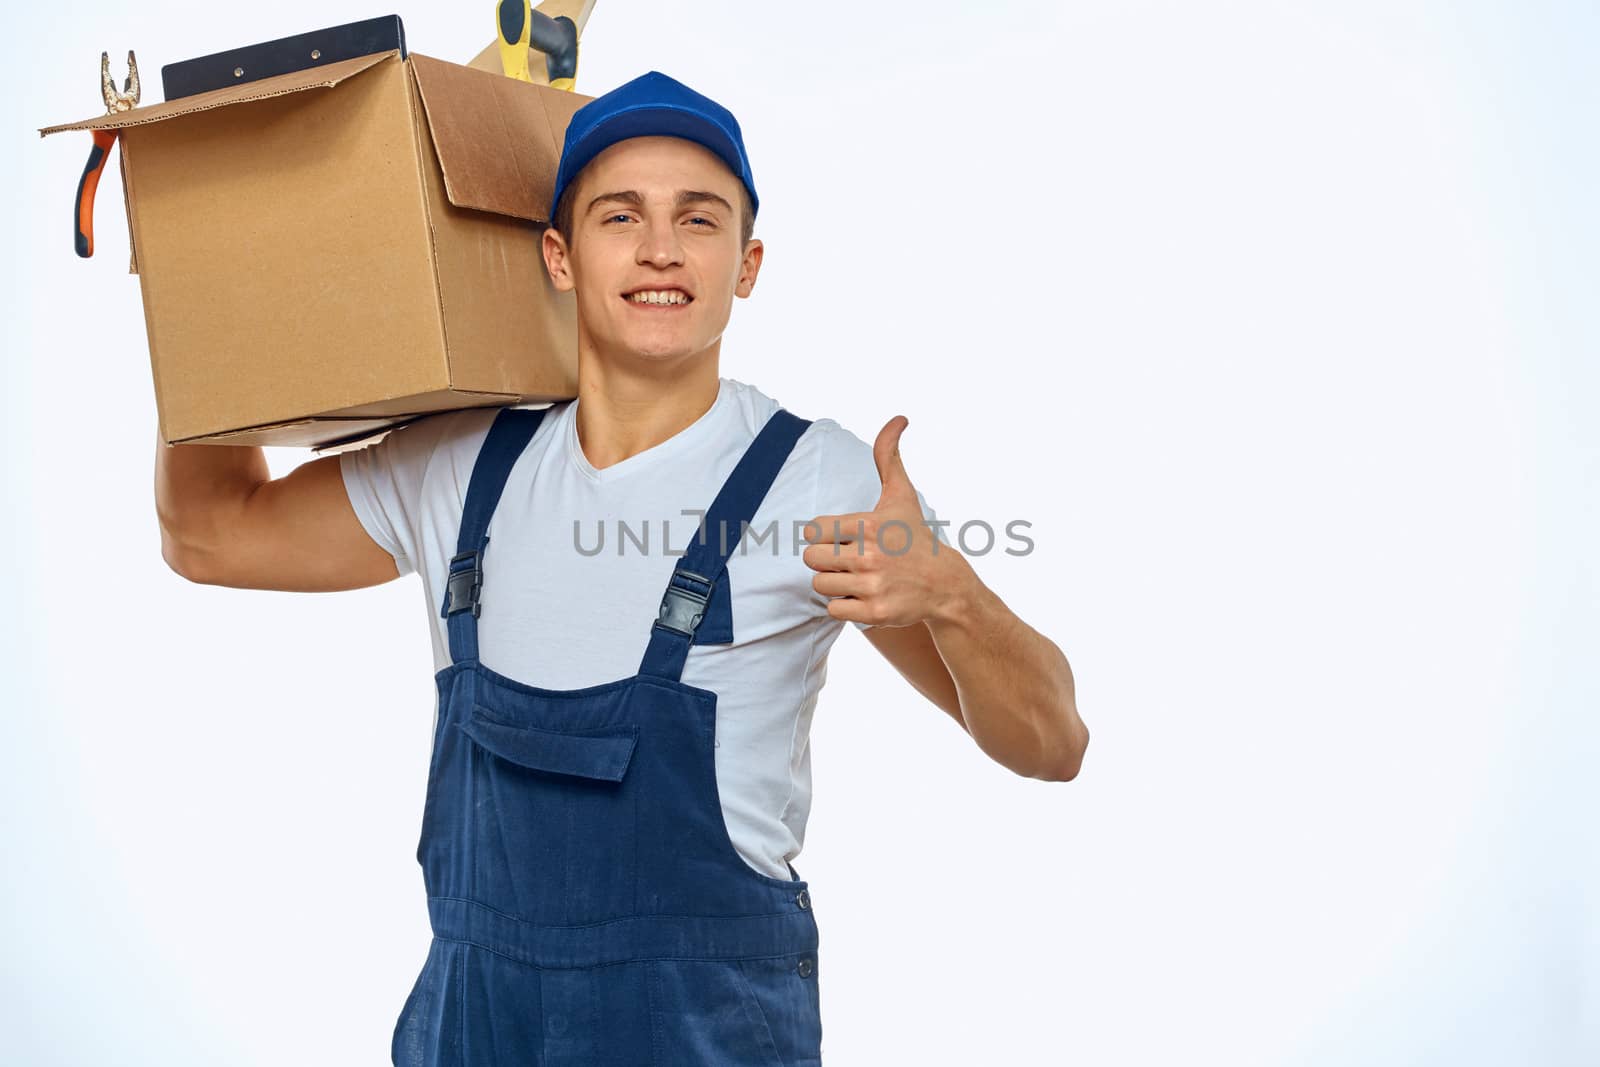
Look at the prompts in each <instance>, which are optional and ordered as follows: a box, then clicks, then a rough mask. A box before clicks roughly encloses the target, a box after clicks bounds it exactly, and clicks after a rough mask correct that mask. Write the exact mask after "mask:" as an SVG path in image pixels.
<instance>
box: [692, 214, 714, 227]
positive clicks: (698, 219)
mask: <svg viewBox="0 0 1600 1067" xmlns="http://www.w3.org/2000/svg"><path fill="white" fill-rule="evenodd" d="M689 221H690V222H703V223H705V224H706V225H707V226H715V225H716V223H715V222H712V221H711V220H710V219H708V218H706V217H705V216H704V215H696V216H695V217H694V218H692V219H690V220H689Z"/></svg>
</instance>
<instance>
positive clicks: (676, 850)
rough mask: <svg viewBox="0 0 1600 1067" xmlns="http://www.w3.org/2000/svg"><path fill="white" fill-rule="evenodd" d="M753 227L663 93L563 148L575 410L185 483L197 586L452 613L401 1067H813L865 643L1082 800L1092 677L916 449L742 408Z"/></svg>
mask: <svg viewBox="0 0 1600 1067" xmlns="http://www.w3.org/2000/svg"><path fill="white" fill-rule="evenodd" d="M758 205H759V201H758V199H757V196H756V191H755V185H754V181H753V178H752V176H751V172H750V165H749V161H748V158H747V157H746V154H745V149H744V144H743V140H742V135H741V133H740V129H739V125H738V123H737V121H736V120H735V119H734V117H733V115H732V114H730V113H729V112H728V111H727V110H726V109H724V108H723V107H721V106H720V105H718V104H717V103H715V102H714V101H712V100H710V99H708V98H706V97H704V96H702V95H700V94H698V93H696V92H694V91H693V90H691V89H689V88H688V87H686V86H684V85H682V84H681V83H679V82H676V81H674V80H673V79H671V78H668V77H666V76H665V75H663V74H660V73H658V72H654V71H652V72H650V73H648V74H646V75H643V76H641V77H640V78H637V79H635V80H633V81H631V82H629V83H627V84H626V85H624V86H622V87H620V88H619V89H617V90H615V91H613V92H611V93H607V94H606V95H604V96H602V97H599V98H597V99H596V100H594V101H592V102H591V103H589V104H588V105H587V106H585V107H584V108H582V109H581V110H579V111H578V112H577V114H576V115H575V116H574V117H573V119H572V121H571V124H570V125H569V127H568V129H567V133H566V139H565V143H564V147H563V154H562V159H561V164H560V168H559V171H558V174H557V178H556V185H555V195H554V202H553V204H552V211H551V218H552V225H551V227H550V228H548V229H547V230H546V231H545V232H544V234H543V237H542V240H543V253H544V258H545V264H546V267H547V269H548V271H549V274H550V278H551V280H552V283H553V284H554V285H555V286H556V287H557V288H558V289H561V290H563V291H572V292H574V293H575V296H576V300H577V307H578V340H579V364H578V396H577V398H576V399H575V400H572V401H568V402H564V403H558V404H554V405H550V406H548V407H544V408H538V409H533V408H527V407H514V408H505V409H489V410H484V409H469V410H465V411H457V412H449V413H445V414H441V415H436V416H431V417H429V418H426V419H421V420H418V421H416V422H413V423H411V424H409V425H406V426H403V427H401V428H399V429H397V430H395V431H393V432H392V433H390V434H389V435H388V436H387V437H385V438H384V439H383V440H382V441H381V442H379V443H378V444H377V445H374V446H372V447H370V448H367V449H364V450H360V451H356V452H348V453H344V454H342V455H340V456H334V457H325V458H322V459H318V460H314V461H312V462H310V463H307V464H305V465H303V466H301V467H300V468H298V469H296V470H295V471H293V472H292V473H290V474H289V475H287V476H285V477H284V478H281V479H277V480H271V479H269V476H268V472H267V469H266V466H265V463H264V461H263V459H262V456H261V451H260V449H258V448H228V447H220V446H215V445H208V446H187V447H185V446H179V447H175V448H171V449H158V454H157V474H156V490H157V503H158V511H159V513H160V516H161V521H162V531H163V551H164V554H165V557H166V559H167V560H168V562H169V563H170V564H171V566H172V567H173V568H174V569H176V570H177V571H178V572H179V573H180V574H183V575H184V576H186V577H188V578H190V579H192V580H195V581H200V582H208V583H213V584H220V585H229V586H236V587H249V588H267V589H286V590H332V589H351V588H357V587H362V586H368V585H374V584H377V583H379V582H383V581H388V580H390V579H393V578H395V577H398V576H400V575H402V574H407V573H410V572H412V571H416V572H417V573H418V574H419V575H420V576H421V578H422V584H423V587H424V591H425V593H426V597H427V601H426V603H427V607H428V611H429V616H430V618H431V619H432V620H433V624H434V625H433V637H434V653H435V668H436V680H437V683H438V684H437V697H438V703H437V705H436V707H435V718H434V724H435V726H434V742H433V745H434V747H433V756H432V765H431V769H430V773H429V782H428V792H427V801H426V806H425V809H424V815H423V827H422V837H421V842H420V845H419V848H418V859H419V861H420V862H421V864H422V866H423V872H424V882H425V885H426V888H427V892H428V907H429V917H430V920H431V922H432V927H433V932H434V938H433V941H432V943H431V945H430V948H429V952H428V956H427V959H426V961H425V963H424V965H423V968H422V972H421V974H420V975H419V976H418V978H417V981H416V983H415V985H414V987H413V989H412V992H411V995H410V997H409V998H408V999H407V1001H406V1004H405V1006H404V1008H403V1009H402V1012H401V1016H400V1019H399V1021H398V1023H397V1025H396V1027H395V1032H394V1039H393V1043H392V1048H391V1055H392V1057H393V1060H394V1062H395V1063H396V1064H399V1065H418V1067H420V1065H430V1067H433V1065H443V1064H463V1063H465V1064H476V1063H526V1064H537V1063H547V1062H549V1063H555V1062H561V1063H626V1064H661V1065H669V1064H670V1065H677V1064H701V1063H704V1064H761V1065H772V1064H816V1063H819V1062H820V1057H821V1038H822V1024H821V1016H820V1010H819V1004H820V1000H819V997H818V978H817V975H818V960H817V944H818V939H817V925H816V921H815V918H814V916H813V914H812V911H811V903H810V894H809V893H808V891H807V884H806V883H805V882H804V881H802V880H801V879H800V877H799V874H798V873H797V872H796V871H795V869H794V867H793V865H792V863H791V862H790V861H791V860H792V859H793V858H794V857H795V856H796V855H798V853H799V851H800V847H801V842H802V840H803V836H804V831H805V823H806V816H807V813H808V810H809V806H810V763H809V749H808V747H807V742H806V739H807V735H808V732H809V727H810V722H811V714H812V711H813V709H814V708H815V705H816V699H817V694H818V692H819V691H820V689H821V687H822V683H823V679H824V675H825V668H826V657H827V652H828V650H829V648H830V647H831V645H832V643H833V641H834V639H835V638H836V637H837V635H838V633H839V630H840V629H841V627H842V626H843V624H844V622H846V621H849V622H853V623H854V624H855V625H856V626H857V628H859V629H861V630H862V632H864V633H865V634H866V635H867V640H868V641H869V642H871V643H872V644H873V646H874V647H875V648H877V649H878V650H879V651H880V652H881V653H882V654H883V655H884V656H885V658H887V659H888V660H889V661H890V663H892V664H893V665H894V666H895V668H896V669H897V670H898V671H899V672H900V673H901V674H902V675H903V676H904V677H905V678H906V679H907V681H909V682H910V683H911V685H912V686H913V687H914V688H916V689H917V690H918V691H919V692H921V693H922V694H923V695H924V696H926V697H927V698H928V699H929V700H930V701H931V702H932V703H934V704H935V705H937V706H938V707H939V708H941V709H942V710H943V711H945V712H946V713H947V714H949V715H950V716H951V718H953V719H954V720H955V721H956V723H957V724H959V725H961V726H962V727H963V728H964V729H965V730H967V732H968V733H969V734H970V735H971V736H972V738H973V740H974V741H975V742H976V743H977V744H978V745H979V747H980V748H981V749H982V750H983V751H984V752H986V753H987V754H988V755H990V756H991V757H992V758H994V759H995V760H997V761H999V762H1001V763H1003V764H1004V765H1005V766H1007V767H1009V768H1010V769H1012V770H1013V771H1015V772H1017V773H1018V774H1023V775H1028V776H1031V777H1036V778H1041V779H1047V780H1059V781H1065V780H1069V779H1071V778H1072V777H1074V776H1075V775H1076V774H1077V771H1078V767H1079V764H1080V762H1081V760H1082V757H1083V751H1084V747H1085V745H1086V744H1087V741H1088V733H1087V731H1086V729H1085V728H1084V726H1083V723H1082V721H1081V719H1080V718H1079V716H1078V714H1077V709H1076V704H1075V699H1074V695H1073V683H1072V673H1071V669H1070V667H1069V666H1068V664H1067V661H1066V659H1065V657H1064V656H1062V654H1061V652H1060V650H1059V649H1057V648H1056V646H1055V645H1053V644H1052V643H1051V642H1050V641H1048V640H1047V639H1046V638H1044V637H1043V636H1042V635H1040V634H1039V633H1037V632H1036V631H1034V630H1033V629H1031V628H1030V627H1028V626H1027V625H1025V624H1024V623H1022V622H1021V621H1020V620H1019V619H1017V618H1016V616H1015V615H1013V614H1012V613H1011V612H1010V611H1009V610H1008V609H1007V608H1006V607H1005V605H1004V604H1003V603H1001V601H1000V600H999V598H998V597H996V596H995V595H994V594H993V593H992V592H990V591H989V590H988V589H987V588H985V587H984V586H983V584H982V583H981V582H980V581H979V580H978V578H977V577H976V575H975V573H974V572H973V569H972V567H971V565H970V564H969V563H968V562H967V560H966V559H965V558H964V557H963V556H962V555H961V554H960V553H959V552H958V551H956V550H955V549H954V548H953V547H951V546H950V544H949V543H948V541H945V540H939V539H937V538H936V537H935V534H934V529H933V527H932V526H930V525H929V523H931V522H932V521H934V520H933V512H932V511H931V510H930V509H928V508H927V507H926V505H925V503H924V501H923V499H922V497H921V494H920V493H918V492H917V490H916V489H915V488H913V486H912V484H911V482H910V480H909V477H908V476H907V473H906V469H905V466H904V464H903V463H902V462H901V459H900V456H899V452H898V447H897V446H898V443H899V439H900V435H901V433H902V432H903V430H904V429H905V427H906V420H905V419H904V418H903V417H899V416H897V417H896V418H894V419H891V420H890V422H889V423H888V424H887V425H885V426H884V427H883V429H882V430H881V431H880V432H879V433H878V436H877V440H876V442H875V444H874V445H873V446H871V447H870V448H869V447H868V446H867V445H866V444H865V443H864V442H862V441H861V440H860V439H859V438H857V437H855V435H853V434H851V433H850V432H849V431H848V430H845V429H844V428H843V427H841V426H839V424H838V423H836V422H833V421H832V420H828V419H818V420H816V421H807V420H805V419H801V418H799V417H797V416H795V415H793V414H792V413H790V412H788V411H786V410H784V409H782V408H781V407H780V406H779V405H778V404H777V403H776V401H774V400H772V399H771V398H769V397H767V396H766V395H765V394H763V393H761V392H760V391H759V390H757V389H756V388H754V387H753V386H750V385H747V384H745V383H743V382H740V381H737V380H735V379H731V378H724V377H721V375H720V373H719V363H718V360H719V358H720V350H721V337H722V333H723V330H724V328H725V327H726V325H727V322H728V319H729V315H730V312H731V307H732V303H733V298H734V297H735V296H738V297H748V296H749V295H750V293H751V291H752V289H753V287H754V285H755V281H756V275H757V273H758V271H759V270H760V267H761V261H762V255H763V247H762V243H761V242H760V241H759V240H754V239H752V238H751V232H752V227H753V225H754V218H755V214H756V211H757V208H758ZM802 533H803V535H804V536H803V537H802V536H800V535H801V534H802ZM491 542H492V545H493V548H492V551H491V548H490V545H491Z"/></svg>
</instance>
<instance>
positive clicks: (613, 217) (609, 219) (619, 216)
mask: <svg viewBox="0 0 1600 1067" xmlns="http://www.w3.org/2000/svg"><path fill="white" fill-rule="evenodd" d="M627 217H628V216H627V215H626V214H624V213H621V212H619V213H617V214H615V215H608V216H606V217H605V218H603V219H601V220H600V221H601V222H602V223H606V222H614V221H615V220H617V219H626V218H627Z"/></svg>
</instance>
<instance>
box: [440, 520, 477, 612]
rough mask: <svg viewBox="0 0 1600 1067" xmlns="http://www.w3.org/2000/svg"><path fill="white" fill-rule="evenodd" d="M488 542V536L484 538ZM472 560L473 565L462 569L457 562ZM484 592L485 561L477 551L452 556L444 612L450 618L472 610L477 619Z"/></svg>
mask: <svg viewBox="0 0 1600 1067" xmlns="http://www.w3.org/2000/svg"><path fill="white" fill-rule="evenodd" d="M484 540H485V542H487V540H488V538H485V539H484ZM462 560H471V561H472V566H471V567H465V568H462V569H461V570H457V569H456V564H457V563H460V562H461V561H462ZM481 592H483V562H482V559H481V557H480V556H479V555H478V553H477V552H476V551H473V552H460V553H457V554H456V555H454V556H451V557H450V576H449V578H448V579H446V581H445V597H444V613H445V616H446V617H447V618H448V617H449V616H451V615H454V614H455V613H456V612H458V611H466V610H467V609H469V608H470V609H471V610H472V617H473V618H474V619H476V618H477V617H478V616H479V614H480V613H481V612H482V607H481V606H480V604H479V600H478V596H479V594H480V593H481Z"/></svg>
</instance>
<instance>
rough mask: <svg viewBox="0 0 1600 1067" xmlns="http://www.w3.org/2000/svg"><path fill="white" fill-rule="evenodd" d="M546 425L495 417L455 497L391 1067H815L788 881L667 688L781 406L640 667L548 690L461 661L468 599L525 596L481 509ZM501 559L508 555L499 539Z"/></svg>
mask: <svg viewBox="0 0 1600 1067" xmlns="http://www.w3.org/2000/svg"><path fill="white" fill-rule="evenodd" d="M544 413H545V411H544V410H543V409H540V410H527V409H520V408H503V409H501V411H500V412H499V413H498V414H497V415H496V416H495V419H494V422H493V423H492V425H491V427H490V430H489V434H488V436H487V438H486V439H485V440H484V443H483V446H482V448H481V450H480V451H479V454H478V458H477V460H476V462H475V464H474V466H473V471H472V477H471V480H470V481H469V482H468V485H467V496H466V501H465V504H464V507H463V513H462V518H461V533H460V539H459V541H458V543H457V552H458V555H456V556H455V557H454V558H453V559H452V560H451V562H450V573H449V577H448V583H447V584H448V588H447V591H446V594H445V597H444V603H443V606H442V609H441V610H442V614H443V615H444V617H445V618H446V620H447V622H446V625H447V627H448V629H449V634H450V658H451V660H452V662H451V664H450V665H449V666H448V667H445V668H444V669H443V670H441V671H439V673H438V674H437V675H436V676H435V681H436V683H437V685H438V690H439V711H438V724H437V727H436V729H435V734H434V740H433V754H432V763H431V766H430V768H429V771H428V789H427V799H426V802H425V806H424V809H423V817H422V837H421V843H420V844H419V846H418V848H417V859H418V861H419V862H420V863H421V864H422V872H423V882H424V884H425V886H426V887H427V893H428V915H429V919H430V921H431V925H432V928H433V940H432V942H431V943H430V945H429V948H428V956H427V960H426V962H425V963H424V964H423V967H422V973H421V974H420V975H419V976H418V978H417V980H416V984H415V985H414V986H413V988H412V991H411V994H410V996H409V997H408V998H407V999H406V1003H405V1006H404V1008H402V1010H401V1013H400V1018H399V1021H398V1022H397V1023H396V1025H395V1030H394V1040H393V1044H392V1047H391V1056H392V1059H393V1061H394V1063H395V1064H396V1067H557V1065H562V1067H566V1065H572V1067H578V1065H582V1067H596V1065H602V1064H607V1065H609V1064H615V1065H619V1067H621V1065H627V1067H692V1065H698V1064H709V1065H728V1067H745V1065H748V1067H799V1065H806V1067H816V1065H820V1064H821V1062H822V1061H821V1055H822V1049H821V1046H822V1020H821V1014H820V1009H819V1000H818V993H817V925H816V920H815V918H814V916H813V915H812V912H811V898H810V896H809V894H808V893H807V884H806V882H804V881H802V880H801V879H800V876H799V874H798V873H797V872H796V871H795V869H794V867H793V866H792V865H789V874H790V879H789V880H784V879H779V878H773V877H770V876H768V875H766V874H763V873H761V872H759V871H757V870H755V869H754V868H752V867H751V866H750V865H749V864H748V863H746V862H745V860H744V859H743V858H742V857H741V856H740V855H739V853H738V852H737V850H736V849H735V848H734V845H733V842H732V841H731V840H730V839H729V837H728V831H727V827H726V825H725V823H724V821H723V817H722V809H721V801H720V799H719V796H718V792H717V779H716V767H715V763H714V758H713V747H714V744H715V732H716V707H717V695H716V694H715V693H713V692H711V691H709V690H706V689H698V688H696V687H694V686H690V685H685V684H684V683H683V682H682V681H681V680H680V676H681V675H682V673H683V667H684V662H685V661H686V660H687V658H688V654H689V646H690V644H691V643H692V642H693V640H694V634H695V630H696V627H697V626H698V625H699V623H700V621H701V619H702V618H704V617H705V616H706V605H707V604H708V603H710V602H712V595H711V594H712V590H713V587H714V586H715V585H716V584H717V583H718V579H719V578H725V573H724V570H723V568H724V566H725V564H726V563H727V561H728V558H729V556H730V555H731V554H732V552H733V551H734V550H735V549H736V548H737V547H738V543H739V538H740V536H741V535H742V533H743V531H744V528H745V526H744V524H746V523H748V522H750V521H751V520H752V519H753V517H754V515H755V511H756V508H757V506H758V505H759V504H760V503H761V500H762V498H763V497H765V496H766V493H767V490H768V488H769V487H770V486H771V484H772V481H773V478H774V477H775V476H776V474H777V473H778V470H779V468H780V467H782V466H783V463H784V460H785V459H786V458H787V457H788V455H789V453H790V450H791V449H792V448H793V447H794V443H795V441H796V440H797V439H798V438H799V436H800V434H801V432H802V431H803V430H804V429H805V428H806V426H808V425H809V422H807V421H806V420H803V419H800V418H798V417H796V416H794V415H792V414H790V413H789V412H787V411H784V410H781V409H780V410H779V411H777V412H775V413H774V414H773V416H772V417H771V419H770V420H769V421H768V422H767V423H766V425H765V426H763V427H762V429H761V432H760V433H759V434H758V435H757V436H756V438H755V440H754V441H753V442H752V443H751V445H750V447H749V448H748V449H747V450H746V452H745V454H744V455H743V456H742V457H741V458H740V460H739V462H738V464H737V465H736V466H735V468H734V470H733V472H732V474H730V475H729V477H728V479H727V481H726V482H725V483H724V484H723V486H722V488H721V489H720V490H719V491H718V493H717V496H716V499H715V500H714V501H713V502H712V504H711V507H710V509H709V511H708V512H707V514H706V516H705V519H704V522H703V524H702V526H701V533H700V535H699V536H698V537H694V538H691V539H690V540H689V547H688V549H687V550H686V552H685V554H684V555H683V557H682V558H681V559H678V560H676V562H677V566H676V567H675V568H674V569H673V571H672V572H671V574H670V576H669V577H668V581H667V588H666V591H665V593H664V595H663V597H662V601H661V607H660V611H659V616H658V617H657V618H656V619H654V620H653V621H651V622H650V623H649V624H648V625H647V624H645V623H644V621H643V620H638V623H637V625H638V633H639V636H640V644H641V645H643V646H645V647H644V656H643V660H642V661H641V663H640V664H639V672H638V673H637V674H635V675H633V676H632V677H630V678H621V679H618V680H616V681H611V682H605V683H602V684H599V685H592V686H588V687H586V688H583V689H566V690H561V689H542V688H539V687H537V686H533V685H528V684H525V683H523V682H519V681H516V680H515V679H512V678H508V677H506V676H505V675H502V674H497V673H496V672H495V671H493V670H490V669H489V668H488V667H485V666H484V665H483V664H482V663H481V662H479V660H478V629H477V622H478V615H479V599H480V597H481V596H483V595H485V594H486V595H489V596H504V597H516V596H522V595H524V591H523V590H519V589H507V588H505V587H504V586H496V585H495V584H494V582H493V581H492V577H493V575H492V572H491V573H489V578H490V579H491V580H490V581H488V582H487V583H486V582H485V580H484V579H485V573H486V572H485V570H484V567H483V564H484V561H485V558H487V559H488V560H490V561H492V560H493V559H494V555H492V554H486V553H485V549H486V547H487V545H488V542H489V537H488V529H489V520H490V518H491V516H492V515H493V514H494V509H495V505H496V504H497V503H498V502H499V499H500V494H501V491H502V490H503V488H504V487H505V483H506V479H507V476H508V475H509V474H510V471H511V467H512V465H513V464H514V463H515V462H516V460H517V457H518V456H520V455H521V454H522V452H523V450H524V448H525V447H526V446H527V444H528V442H529V440H531V439H532V437H533V433H534V430H535V429H536V428H537V427H538V425H539V422H540V421H541V419H542V418H543V416H544ZM550 520H551V521H552V522H556V521H562V520H561V519H560V517H559V516H554V515H552V516H550ZM722 531H725V536H719V532H722ZM504 541H505V544H506V548H505V549H502V551H515V548H514V547H513V546H514V544H515V532H514V531H512V532H509V533H508V535H507V536H505V537H504ZM550 563H551V565H552V566H561V565H562V564H561V561H560V560H551V561H550ZM724 584H725V582H724ZM723 603H725V601H723ZM535 607H536V609H537V610H548V611H562V612H570V613H573V614H575V615H576V614H579V613H578V612H576V611H574V605H569V604H547V605H539V606H535ZM615 626H616V628H617V629H618V630H619V631H620V632H624V633H626V632H631V631H633V629H634V623H633V622H630V620H627V619H619V620H615Z"/></svg>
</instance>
